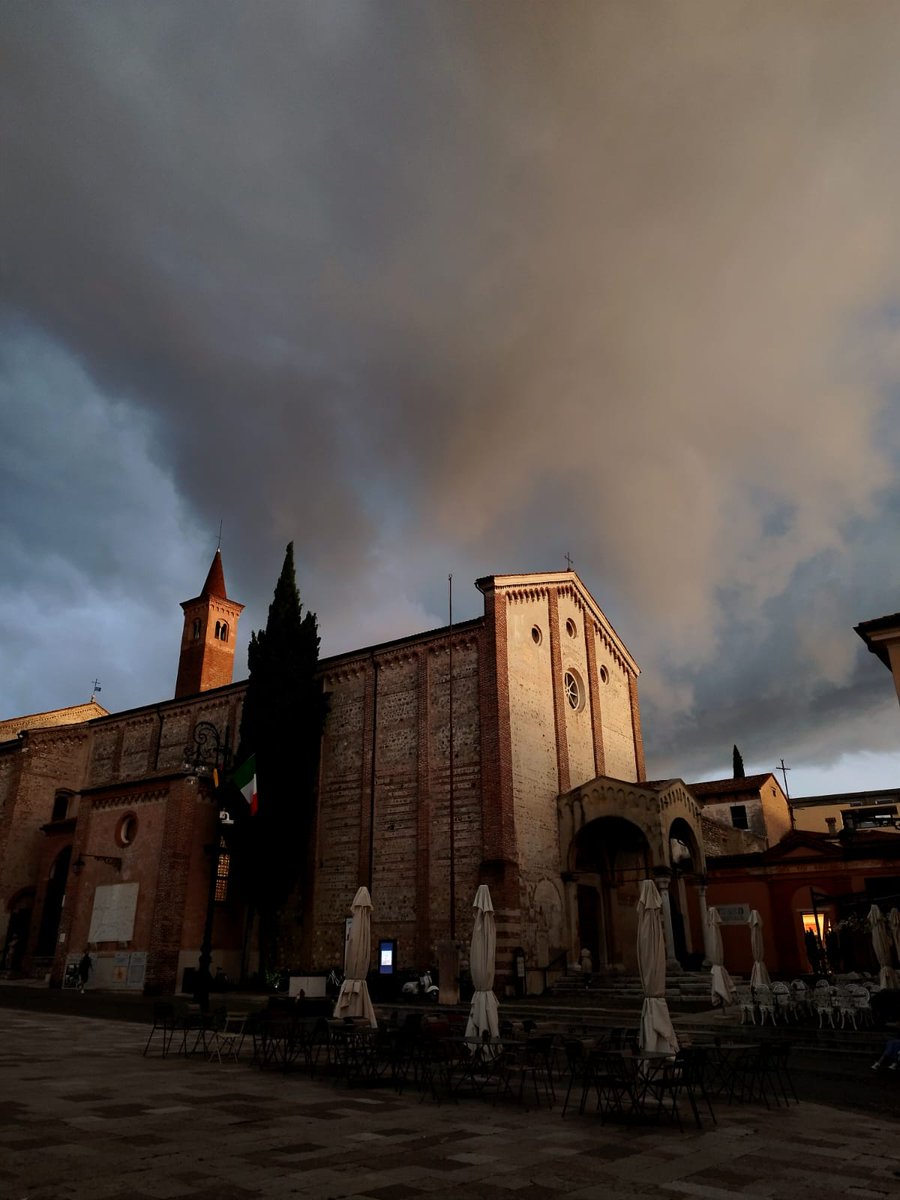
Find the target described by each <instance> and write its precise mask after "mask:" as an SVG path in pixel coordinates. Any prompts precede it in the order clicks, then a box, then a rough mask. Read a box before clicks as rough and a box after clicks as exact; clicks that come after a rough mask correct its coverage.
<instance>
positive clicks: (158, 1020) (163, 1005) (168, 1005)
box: [144, 1000, 187, 1058]
mask: <svg viewBox="0 0 900 1200" xmlns="http://www.w3.org/2000/svg"><path fill="white" fill-rule="evenodd" d="M186 1011H187V1009H186V1006H185V1005H184V1004H179V1003H177V1002H176V1001H169V1000H158V1001H156V1003H155V1004H154V1005H153V1026H152V1028H151V1030H150V1036H149V1037H148V1038H147V1044H146V1045H145V1046H144V1056H145V1057H146V1055H147V1052H148V1051H149V1049H150V1046H151V1044H152V1043H153V1040H154V1038H156V1040H157V1042H158V1043H159V1044H160V1049H161V1050H162V1056H163V1058H165V1057H166V1056H167V1055H168V1053H169V1050H170V1049H171V1047H172V1039H173V1038H174V1036H175V1034H176V1033H179V1032H180V1031H181V1029H182V1026H183V1022H184V1016H185V1013H186Z"/></svg>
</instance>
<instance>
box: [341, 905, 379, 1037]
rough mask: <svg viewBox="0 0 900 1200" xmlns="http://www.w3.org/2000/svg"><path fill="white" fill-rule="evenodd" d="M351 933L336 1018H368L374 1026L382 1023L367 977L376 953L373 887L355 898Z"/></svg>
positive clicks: (352, 908)
mask: <svg viewBox="0 0 900 1200" xmlns="http://www.w3.org/2000/svg"><path fill="white" fill-rule="evenodd" d="M350 911H351V912H352V914H353V919H352V920H351V922H350V933H349V935H348V937H347V947H346V950H345V953H344V982H343V983H342V984H341V990H340V992H339V993H338V998H337V1003H336V1004H335V1006H334V1015H335V1016H336V1017H367V1018H368V1021H369V1024H370V1025H371V1026H372V1028H373V1029H374V1028H375V1027H376V1026H377V1025H378V1018H377V1017H376V1016H375V1009H374V1008H373V1007H372V1000H371V998H370V996H369V985H368V984H367V983H366V976H367V975H368V973H369V956H370V954H371V952H372V900H371V897H370V896H369V889H368V888H366V887H361V888H360V889H359V891H358V892H357V893H356V895H355V896H354V897H353V904H352V905H351V908H350Z"/></svg>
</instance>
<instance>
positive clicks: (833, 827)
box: [825, 817, 837, 837]
mask: <svg viewBox="0 0 900 1200" xmlns="http://www.w3.org/2000/svg"><path fill="white" fill-rule="evenodd" d="M825 824H826V825H827V826H828V833H829V836H830V837H837V817H826V818H825Z"/></svg>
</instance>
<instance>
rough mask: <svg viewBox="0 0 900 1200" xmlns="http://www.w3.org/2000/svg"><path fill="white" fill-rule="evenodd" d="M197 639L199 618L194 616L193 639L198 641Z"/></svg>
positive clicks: (198, 637) (198, 636)
mask: <svg viewBox="0 0 900 1200" xmlns="http://www.w3.org/2000/svg"><path fill="white" fill-rule="evenodd" d="M199 640H200V618H199V617H194V641H195V642H199Z"/></svg>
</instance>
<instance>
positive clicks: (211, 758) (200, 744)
mask: <svg viewBox="0 0 900 1200" xmlns="http://www.w3.org/2000/svg"><path fill="white" fill-rule="evenodd" d="M185 764H186V765H187V767H188V769H189V770H190V771H191V772H192V773H194V774H196V775H197V776H202V777H206V778H208V777H209V776H212V780H213V789H212V799H213V802H214V803H215V804H216V817H215V828H214V831H213V843H212V845H211V846H207V847H206V849H207V851H208V853H209V857H210V867H209V886H208V890H207V895H206V916H205V918H204V921H203V938H202V940H201V942H200V958H199V961H198V963H197V986H196V989H195V994H196V997H197V1002H198V1003H199V1005H200V1009H201V1011H202V1012H208V1011H209V989H210V984H211V982H212V976H211V972H210V968H211V966H212V930H213V916H214V914H215V908H216V883H217V882H218V877H219V855H220V845H219V842H220V838H221V833H220V830H221V827H222V825H223V824H225V823H226V821H227V813H226V814H225V817H224V819H223V814H222V811H221V810H220V808H219V806H218V800H219V793H220V790H221V785H220V783H219V771H220V770H222V771H225V770H227V769H228V768H229V767H230V766H231V745H230V741H229V729H228V726H227V725H226V726H225V736H224V738H223V737H221V736H220V734H219V730H218V729H217V728H216V726H215V725H213V723H212V722H211V721H199V722H198V723H197V725H196V726H195V727H194V743H193V745H192V746H188V747H187V748H186V750H185Z"/></svg>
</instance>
